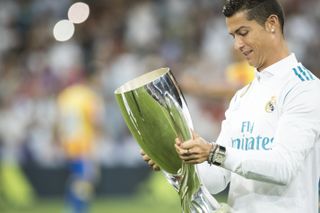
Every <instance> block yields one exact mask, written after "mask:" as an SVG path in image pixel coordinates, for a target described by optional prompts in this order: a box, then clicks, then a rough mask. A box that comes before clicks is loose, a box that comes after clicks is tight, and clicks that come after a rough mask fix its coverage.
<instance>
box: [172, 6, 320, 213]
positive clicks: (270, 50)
mask: <svg viewBox="0 0 320 213" xmlns="http://www.w3.org/2000/svg"><path fill="white" fill-rule="evenodd" d="M223 13H224V15H225V16H226V24H227V28H228V31H229V34H230V35H231V36H232V37H233V39H234V48H235V49H236V50H238V51H239V52H241V53H242V54H243V56H244V57H245V58H246V59H247V61H248V62H249V64H250V65H252V66H254V67H255V68H256V76H255V79H254V80H253V81H252V82H251V83H250V84H249V85H247V86H245V87H244V88H242V89H240V90H239V91H238V92H237V93H236V94H235V95H234V97H233V98H232V100H231V103H230V105H229V108H228V110H227V111H226V113H225V115H226V118H225V120H224V121H223V123H222V130H221V132H220V135H219V137H218V139H217V140H216V141H215V142H213V143H208V142H207V141H205V140H204V139H203V138H201V137H200V136H198V135H197V134H196V133H194V135H193V138H192V139H191V140H188V141H185V142H184V143H182V141H181V140H179V139H177V140H176V145H175V146H176V149H177V152H178V154H179V156H180V157H181V159H183V160H184V161H185V162H186V163H192V164H200V163H202V162H205V161H207V162H208V163H209V164H210V165H212V166H211V167H210V166H207V165H205V164H200V165H199V171H200V175H201V176H202V178H203V179H204V183H205V185H207V187H208V188H209V189H210V190H211V193H213V194H214V193H217V192H219V191H221V190H223V189H224V188H225V187H226V186H227V184H228V183H229V182H230V189H229V198H228V204H229V205H230V206H231V207H232V208H233V211H234V212H246V213H251V212H255V213H260V212H277V213H282V212H290V213H293V212H296V213H301V212H310V213H317V212H318V181H319V172H320V171H319V165H320V164H319V162H320V156H319V154H320V153H319V147H320V107H319V106H320V93H319V91H320V81H319V79H317V78H316V77H315V76H314V75H313V74H312V72H310V71H309V70H308V69H307V68H305V66H303V64H301V63H300V62H299V61H298V60H297V58H296V57H295V55H294V54H293V53H290V51H289V49H288V47H287V44H286V41H285V38H284V34H283V25H284V14H283V10H282V7H281V5H280V4H279V3H278V2H277V1H276V0H227V1H226V3H225V5H224V8H223Z"/></svg>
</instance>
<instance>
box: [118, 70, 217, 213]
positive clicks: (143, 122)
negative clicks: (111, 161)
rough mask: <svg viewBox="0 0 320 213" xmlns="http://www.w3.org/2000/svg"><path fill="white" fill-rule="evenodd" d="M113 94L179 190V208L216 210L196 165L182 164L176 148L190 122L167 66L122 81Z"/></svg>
mask: <svg viewBox="0 0 320 213" xmlns="http://www.w3.org/2000/svg"><path fill="white" fill-rule="evenodd" d="M115 96H116V99H117V102H118V104H119V106H120V109H121V112H122V116H123V117H124V119H125V122H126V124H127V126H128V127H129V129H130V131H131V133H132V135H133V136H134V138H135V139H136V141H137V142H138V143H139V145H140V147H141V148H142V149H143V150H144V152H145V153H146V154H147V155H148V156H149V157H150V158H151V159H152V160H153V161H154V162H155V163H156V164H157V165H159V166H160V168H161V170H162V171H163V173H164V175H165V177H166V178H167V179H168V181H169V182H170V184H171V185H173V187H175V189H176V190H177V191H178V193H179V197H180V200H181V207H182V211H183V212H184V213H191V212H192V213H193V212H201V213H207V212H210V213H212V212H218V211H219V210H218V209H219V208H220V204H219V203H218V202H217V201H216V200H215V199H214V198H213V197H212V195H211V194H210V193H209V192H208V191H207V189H206V188H205V187H204V186H203V185H202V184H201V180H200V178H199V177H198V174H197V172H196V167H195V166H194V165H189V164H185V163H183V162H182V161H181V159H180V158H179V156H178V154H177V153H176V151H175V148H174V143H175V138H177V137H180V138H181V139H182V140H183V141H185V140H188V139H190V138H191V137H192V134H191V128H192V121H191V117H190V114H189V111H188V108H187V105H186V102H185V99H184V97H183V95H182V93H181V91H180V89H179V87H178V85H177V82H176V81H175V79H174V77H173V75H172V73H171V72H170V70H169V68H161V69H158V70H155V71H152V72H149V73H146V74H144V75H142V76H140V77H138V78H135V79H133V80H131V81H129V82H127V83H125V84H124V85H122V86H121V87H119V88H118V89H117V90H116V91H115ZM219 212H220V211H219Z"/></svg>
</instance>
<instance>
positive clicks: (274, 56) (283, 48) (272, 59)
mask: <svg viewBox="0 0 320 213" xmlns="http://www.w3.org/2000/svg"><path fill="white" fill-rule="evenodd" d="M273 50H276V51H273ZM273 50H271V51H272V52H270V56H269V60H268V62H267V63H266V64H265V65H264V66H261V67H259V68H258V69H257V70H258V71H259V72H260V71H261V70H264V69H265V68H267V67H269V66H271V65H272V64H275V63H277V62H278V61H281V60H282V59H284V58H286V57H288V56H289V55H290V51H289V48H288V46H287V43H286V42H285V41H284V40H283V39H282V40H281V41H280V42H279V43H277V44H276V45H275V48H273Z"/></svg>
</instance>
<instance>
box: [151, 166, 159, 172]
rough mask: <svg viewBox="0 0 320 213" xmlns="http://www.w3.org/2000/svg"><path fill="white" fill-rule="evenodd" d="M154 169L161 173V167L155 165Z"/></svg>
mask: <svg viewBox="0 0 320 213" xmlns="http://www.w3.org/2000/svg"><path fill="white" fill-rule="evenodd" d="M152 169H153V170H154V171H160V167H159V166H157V165H153V166H152Z"/></svg>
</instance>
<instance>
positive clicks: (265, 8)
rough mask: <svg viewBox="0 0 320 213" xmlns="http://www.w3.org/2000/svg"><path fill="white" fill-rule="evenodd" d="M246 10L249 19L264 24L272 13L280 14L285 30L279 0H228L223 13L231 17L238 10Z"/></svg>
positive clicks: (281, 23)
mask: <svg viewBox="0 0 320 213" xmlns="http://www.w3.org/2000/svg"><path fill="white" fill-rule="evenodd" d="M246 10H247V11H248V13H247V18H248V20H255V21H257V22H258V23H259V24H260V25H264V23H265V22H266V20H267V19H268V17H269V16H270V15H276V16H278V18H279V22H280V27H281V30H282V32H283V27H284V12H283V9H282V6H281V5H280V3H279V2H278V1H277V0H226V1H225V4H224V6H223V10H222V13H223V14H224V15H225V17H231V16H233V15H234V14H235V13H237V12H240V11H246Z"/></svg>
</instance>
